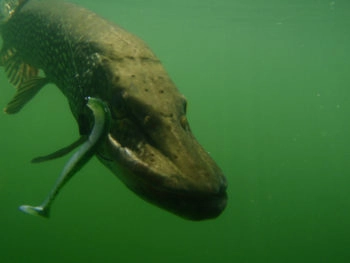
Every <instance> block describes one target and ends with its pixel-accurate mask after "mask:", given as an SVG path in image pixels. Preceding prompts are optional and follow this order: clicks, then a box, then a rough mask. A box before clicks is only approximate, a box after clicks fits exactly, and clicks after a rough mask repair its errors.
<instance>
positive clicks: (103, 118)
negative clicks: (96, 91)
mask: <svg viewBox="0 0 350 263" xmlns="http://www.w3.org/2000/svg"><path fill="white" fill-rule="evenodd" d="M87 106H88V107H89V108H90V109H91V111H92V113H93V115H94V119H95V123H94V127H93V128H92V131H91V133H90V136H89V137H88V139H87V140H86V141H85V142H84V143H83V144H82V145H81V146H80V148H79V149H78V151H77V152H76V153H75V154H74V155H73V156H72V157H71V158H70V160H69V161H68V162H67V164H66V165H65V167H64V168H63V170H62V172H61V175H60V177H59V178H58V180H57V182H56V184H55V186H54V187H53V189H52V191H51V193H50V194H49V195H48V197H47V198H46V200H45V201H44V202H43V203H42V204H41V205H40V206H30V205H22V206H20V210H21V211H23V212H25V213H27V214H30V215H37V216H42V217H49V215H50V208H51V205H52V202H53V201H54V200H55V198H56V197H57V195H58V193H59V191H60V190H61V189H62V187H63V186H64V185H65V184H66V183H67V182H68V180H69V179H70V178H72V176H73V175H74V174H75V173H76V172H77V171H79V170H80V168H82V167H83V166H84V164H85V163H86V162H87V161H89V160H90V158H91V157H92V156H93V155H94V153H95V150H96V147H97V146H98V145H99V142H100V141H101V139H103V138H105V136H106V135H107V133H108V127H109V121H110V112H109V109H108V107H107V105H106V104H105V103H104V102H103V101H101V100H99V99H95V98H88V103H87Z"/></svg>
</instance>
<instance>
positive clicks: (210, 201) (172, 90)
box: [0, 0, 227, 220]
mask: <svg viewBox="0 0 350 263" xmlns="http://www.w3.org/2000/svg"><path fill="white" fill-rule="evenodd" d="M0 22H1V25H0V33H1V36H2V38H3V47H2V50H1V53H0V60H1V66H3V67H4V68H5V72H6V74H7V77H8V79H9V81H10V83H11V84H13V85H15V86H16V93H15V95H14V97H13V99H12V100H11V101H10V102H9V103H8V105H7V107H6V108H5V112H7V113H11V114H13V113H17V112H19V111H20V110H21V109H22V108H23V107H24V105H25V104H26V103H28V102H29V101H31V100H32V99H33V98H34V97H35V95H36V94H37V92H39V91H40V89H41V88H43V87H44V86H45V85H46V84H48V83H53V84H55V85H56V86H57V87H58V88H59V89H60V90H61V91H62V93H63V94H64V96H65V97H66V98H67V100H68V103H69V105H70V108H71V111H72V114H73V116H74V117H75V119H76V120H77V122H78V125H79V132H80V137H79V138H78V139H77V140H76V141H75V142H73V143H72V144H70V145H68V146H66V147H63V148H62V149H60V150H58V151H55V152H54V153H52V154H49V155H45V156H41V157H37V158H35V159H33V162H35V163H37V162H43V161H47V160H52V159H55V158H59V157H62V156H64V155H66V154H68V153H70V152H71V151H73V150H75V153H74V154H73V155H72V156H71V158H70V159H69V160H68V162H67V163H66V165H65V166H64V168H63V170H62V172H61V173H60V175H59V177H58V179H57V182H56V184H55V185H54V187H53V189H52V190H51V192H50V193H49V195H48V196H47V198H46V199H45V200H44V202H42V204H41V205H39V206H31V205H23V206H21V207H20V209H21V210H22V211H24V212H26V213H28V214H32V215H39V216H43V217H49V215H50V211H51V207H52V203H53V201H54V200H55V199H56V197H57V196H58V194H59V192H60V191H61V190H62V188H63V186H64V185H65V184H66V183H67V182H68V181H69V180H70V178H71V177H73V176H74V174H75V173H77V172H78V171H79V170H80V168H81V167H83V166H84V165H86V164H87V162H88V161H89V160H90V158H92V157H93V156H96V157H97V158H98V159H99V160H100V161H101V163H103V164H104V165H105V166H106V167H107V168H108V169H109V170H110V171H111V172H112V173H113V174H115V175H116V176H117V177H118V178H119V179H120V180H121V181H122V182H123V183H124V184H125V185H126V186H127V187H128V188H129V189H130V190H131V191H133V192H134V193H135V194H137V195H138V196H140V197H141V198H143V199H144V200H146V201H148V202H150V203H152V204H154V205H156V206H158V207H160V208H163V209H165V210H167V211H170V212H172V213H174V214H176V215H179V216H181V217H183V218H187V219H191V220H203V219H209V218H215V217H217V216H218V215H220V214H221V212H222V211H223V210H224V209H225V207H226V203H227V193H226V188H227V181H226V178H225V176H224V174H223V172H222V171H221V169H220V168H219V166H218V165H217V164H216V162H215V161H214V160H213V158H212V157H211V156H210V155H209V153H208V152H207V151H206V150H205V149H203V147H202V146H201V145H200V144H199V143H198V142H197V140H196V139H195V137H194V135H193V134H192V132H191V129H190V126H189V123H188V121H187V118H186V109H187V107H186V105H187V101H186V99H185V97H184V96H183V95H182V94H181V93H180V92H179V90H178V89H177V88H176V86H175V84H174V83H173V82H172V80H171V79H170V77H169V76H168V74H167V73H166V71H165V69H164V68H163V66H162V64H161V62H160V61H159V59H158V58H157V57H156V56H155V55H154V53H153V52H152V51H151V50H150V49H149V48H148V47H147V45H146V44H145V43H144V42H143V41H142V40H140V39H139V38H138V37H136V36H134V35H132V34H130V33H128V32H127V31H125V30H123V29H122V28H120V27H118V26H116V25H115V24H113V23H111V22H108V21H107V20H105V19H103V18H101V17H99V16H98V15H96V14H94V13H93V12H91V11H88V10H86V9H84V8H82V7H79V6H77V5H74V4H70V3H66V2H62V1H38V0H0ZM39 72H43V73H44V74H42V75H40V74H39Z"/></svg>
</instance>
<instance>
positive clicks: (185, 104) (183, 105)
mask: <svg viewBox="0 0 350 263" xmlns="http://www.w3.org/2000/svg"><path fill="white" fill-rule="evenodd" d="M182 107H183V111H184V114H186V112H187V100H186V99H185V98H184V99H183V102H182Z"/></svg>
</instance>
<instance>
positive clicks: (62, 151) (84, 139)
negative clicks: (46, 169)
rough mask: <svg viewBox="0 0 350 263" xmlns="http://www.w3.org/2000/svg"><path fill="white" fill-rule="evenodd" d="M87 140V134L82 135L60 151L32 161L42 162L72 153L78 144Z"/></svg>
mask: <svg viewBox="0 0 350 263" xmlns="http://www.w3.org/2000/svg"><path fill="white" fill-rule="evenodd" d="M86 140H87V137H86V136H81V137H80V138H79V139H78V140H76V141H75V142H73V143H72V144H70V145H68V146H67V147H64V148H62V149H59V150H58V151H55V152H54V153H51V154H48V155H45V156H39V157H36V158H34V159H33V160H32V163H41V162H46V161H50V160H53V159H57V158H60V157H62V156H64V155H66V154H68V153H70V152H71V151H73V150H74V149H75V148H77V147H78V146H80V145H81V144H83V143H84V142H85V141H86Z"/></svg>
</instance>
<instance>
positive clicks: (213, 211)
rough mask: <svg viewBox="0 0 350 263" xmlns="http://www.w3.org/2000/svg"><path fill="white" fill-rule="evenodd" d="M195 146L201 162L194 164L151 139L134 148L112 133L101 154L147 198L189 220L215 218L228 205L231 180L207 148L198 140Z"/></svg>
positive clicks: (132, 187)
mask: <svg viewBox="0 0 350 263" xmlns="http://www.w3.org/2000/svg"><path fill="white" fill-rule="evenodd" d="M194 145H195V146H196V147H198V152H199V154H198V156H200V158H199V159H198V160H197V161H198V163H199V164H198V165H193V164H195V163H196V161H195V160H193V159H190V158H189V157H186V159H187V160H188V162H187V163H184V162H183V160H181V158H179V159H180V162H179V161H177V160H173V159H172V158H171V156H169V155H167V154H164V153H163V152H164V150H162V149H157V148H156V147H154V145H151V144H149V143H147V142H146V143H145V142H140V143H139V145H138V149H136V150H131V148H129V147H128V146H125V145H124V146H122V145H121V143H120V142H118V140H117V139H115V138H114V137H113V135H112V134H109V135H108V138H107V139H106V141H105V143H104V144H102V145H101V148H100V149H99V151H98V154H97V156H98V157H99V159H100V161H101V162H102V163H104V164H105V165H106V166H107V167H108V168H109V169H110V170H111V171H112V172H113V173H114V174H115V175H116V176H117V177H119V178H120V179H121V180H122V181H123V182H124V183H125V185H126V186H127V187H128V188H130V189H131V190H132V191H133V192H135V193H136V194H138V195H139V196H140V197H142V198H143V199H145V200H147V201H149V202H151V203H153V204H155V205H157V206H159V207H161V208H164V209H166V210H168V211H170V212H172V213H175V214H177V215H179V216H181V217H184V218H187V219H191V220H203V219H209V218H215V217H217V216H218V215H219V214H221V212H222V211H223V210H224V208H225V207H226V202H227V194H226V187H227V183H226V180H225V178H224V176H223V174H222V172H221V170H220V169H219V168H218V166H217V165H216V164H215V163H214V161H213V160H212V159H211V158H210V157H209V155H208V154H207V153H206V152H205V151H204V150H203V148H201V147H200V145H199V144H198V143H197V142H196V141H195V144H193V145H190V147H191V146H192V147H193V146H194ZM164 148H166V147H164ZM184 155H185V156H188V153H186V152H184ZM203 155H204V156H203ZM198 156H195V157H198ZM191 166H192V168H193V169H191Z"/></svg>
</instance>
